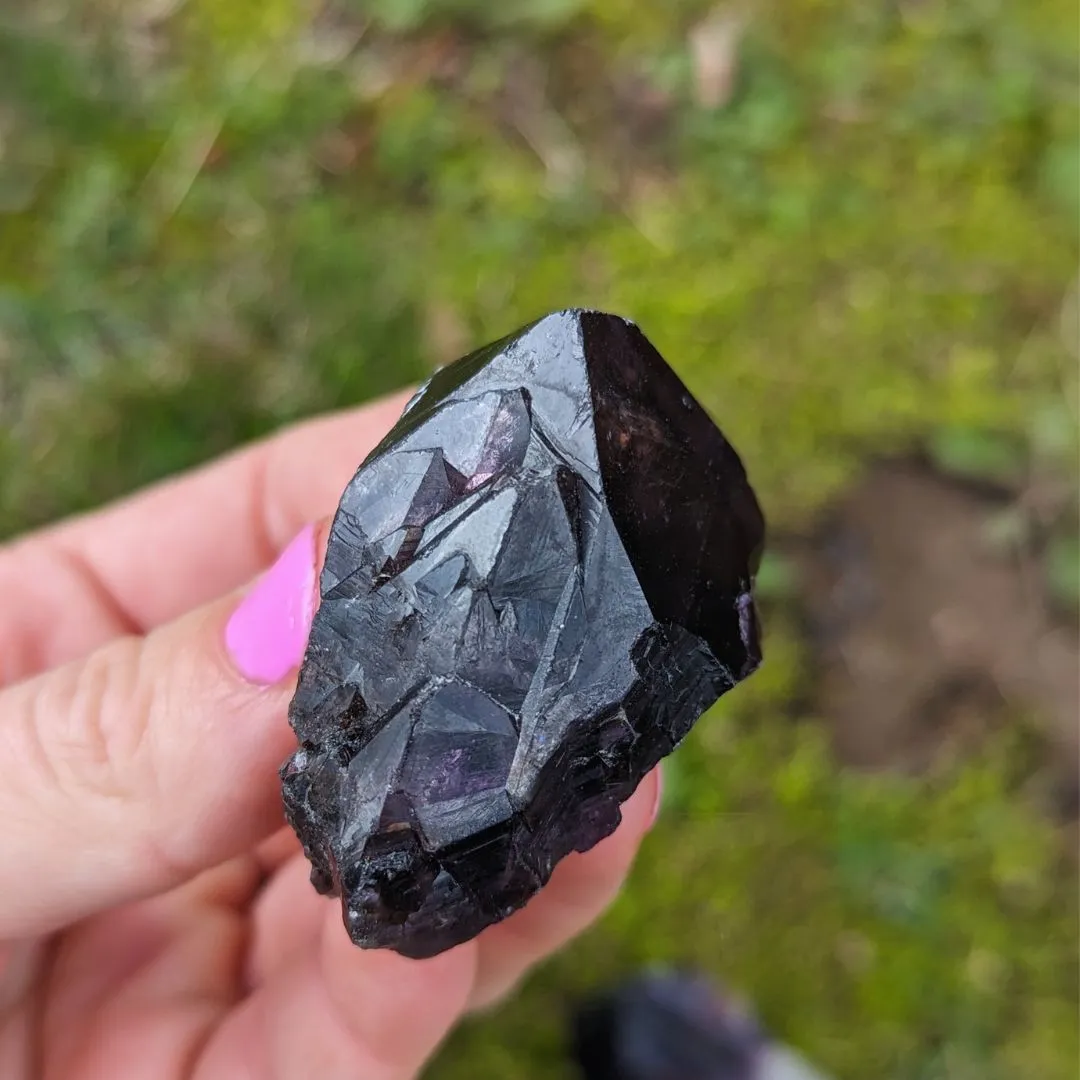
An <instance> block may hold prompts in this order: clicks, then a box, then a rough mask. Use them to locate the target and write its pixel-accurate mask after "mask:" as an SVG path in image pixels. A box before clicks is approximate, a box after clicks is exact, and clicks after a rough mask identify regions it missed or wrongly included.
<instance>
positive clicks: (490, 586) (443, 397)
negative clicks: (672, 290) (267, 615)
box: [282, 310, 764, 957]
mask: <svg viewBox="0 0 1080 1080" xmlns="http://www.w3.org/2000/svg"><path fill="white" fill-rule="evenodd" d="M763 530H764V527H763V521H762V516H761V513H760V510H759V509H758V505H757V502H756V500H755V498H754V495H753V492H752V491H751V489H750V487H749V485H748V483H747V480H746V475H745V472H744V470H743V467H742V465H741V463H740V462H739V459H738V457H737V455H736V453H735V451H734V450H733V449H732V448H731V446H730V445H729V444H728V442H727V441H726V440H725V439H724V437H723V436H722V435H721V433H720V432H719V431H718V430H717V428H716V426H715V425H714V424H713V422H712V421H711V420H710V418H709V417H708V415H707V414H706V413H705V412H704V410H703V409H702V408H701V407H700V406H699V405H698V404H697V402H695V401H694V399H693V398H692V397H691V396H690V394H689V393H688V392H687V390H686V388H685V387H684V386H683V384H682V383H681V382H680V380H679V378H678V377H677V376H676V375H675V373H674V372H673V371H672V370H671V368H669V367H668V365H667V364H666V363H665V362H664V360H663V359H662V358H661V357H660V355H659V353H657V352H656V350H655V349H654V348H653V347H652V345H651V344H650V343H649V342H648V341H647V340H646V338H645V337H644V336H643V335H642V333H641V332H640V331H639V330H638V329H637V327H636V326H634V325H633V324H631V323H628V322H627V321H625V320H624V319H621V318H618V317H616V316H613V315H605V314H601V313H598V312H586V311H576V310H574V311H564V312H560V313H557V314H554V315H549V316H548V317H546V318H544V319H541V320H540V321H539V322H537V323H534V324H532V325H531V326H528V327H526V328H524V329H523V330H521V331H519V332H518V333H516V334H514V335H512V336H510V337H508V338H504V339H503V340H502V341H498V342H496V343H494V344H492V345H489V346H487V347H486V348H484V349H481V350H479V351H477V352H475V353H472V354H471V355H469V356H467V357H465V358H464V359H462V360H459V361H458V362H457V363H455V364H452V365H450V366H449V367H446V368H444V369H442V370H441V371H439V372H438V373H437V374H436V375H435V376H434V378H432V379H431V381H430V382H429V383H428V384H427V385H426V386H425V387H424V389H423V390H421V391H420V393H418V394H417V395H416V397H415V398H414V399H413V400H412V402H410V404H409V406H408V407H407V408H406V410H405V412H404V414H403V415H402V417H401V419H400V420H399V422H398V423H397V425H396V426H395V427H394V428H393V430H392V431H391V432H390V433H389V434H388V435H387V436H386V438H385V439H384V440H383V441H382V443H380V445H379V446H378V447H377V448H376V449H375V450H374V451H373V452H372V453H371V455H370V456H369V457H368V459H367V460H366V461H365V462H364V463H363V465H362V466H361V467H360V469H359V471H358V472H357V474H356V476H355V477H354V478H353V480H352V481H351V483H350V484H349V486H348V488H347V489H346V491H345V493H344V495H343V496H342V499H341V504H340V506H339V508H338V512H337V516H336V517H335V519H334V523H333V528H332V531H331V536H330V542H329V547H328V550H327V557H326V564H325V567H324V569H323V572H322V577H321V581H320V589H321V602H320V606H319V609H318V611H317V613H316V616H315V620H314V625H313V627H312V631H311V637H310V641H309V644H308V649H307V654H306V656H305V659H304V663H303V666H302V668H301V671H300V678H299V683H298V687H297V691H296V695H295V697H294V699H293V702H292V705H291V708H290V714H289V715H290V721H291V723H292V726H293V728H294V730H295V732H296V735H297V738H298V740H299V742H300V748H299V750H298V751H297V752H296V753H295V754H294V755H293V757H292V758H291V759H290V760H289V761H288V762H286V764H285V766H284V767H283V769H282V778H283V793H284V799H285V807H286V813H287V816H288V819H289V821H290V823H291V824H292V825H293V827H294V828H295V829H296V832H297V834H298V835H299V837H300V839H301V840H302V842H303V844H304V849H305V851H306V853H307V855H308V858H309V859H310V860H311V862H312V866H313V871H312V880H313V882H314V884H315V886H316V888H318V889H319V890H320V891H322V892H328V893H333V894H336V895H340V896H341V898H342V905H343V910H344V916H345V924H346V927H347V928H348V931H349V934H350V936H351V937H352V939H353V940H354V941H355V942H356V943H357V944H358V945H362V946H368V947H389V948H393V949H396V950H397V951H399V952H401V953H403V954H405V955H407V956H413V957H424V956H430V955H434V954H435V953H438V952H440V951H442V950H444V949H447V948H449V947H451V946H453V945H455V944H457V943H459V942H461V941H465V940H467V939H468V938H470V937H472V936H474V935H475V934H477V933H478V932H479V931H480V930H482V929H483V928H484V927H485V926H487V925H489V924H490V923H493V922H496V921H498V920H499V919H502V918H505V917H506V916H507V915H509V914H510V913H511V912H512V911H514V910H516V909H517V908H519V907H521V906H522V905H523V904H524V903H525V902H526V901H527V900H528V899H529V897H530V896H532V895H533V894H534V893H535V892H536V891H537V890H538V889H539V888H540V887H541V886H542V885H543V884H544V883H545V882H546V881H547V879H548V877H549V876H550V874H551V871H552V868H553V867H554V865H555V864H556V863H557V862H558V861H559V860H560V859H561V858H563V856H565V855H567V854H568V853H569V852H571V851H574V850H577V851H585V850H587V849H588V848H590V847H592V846H593V845H594V844H595V843H597V841H599V840H600V839H602V838H603V837H604V836H606V835H607V834H608V833H610V832H611V831H612V830H613V829H614V828H615V826H616V825H617V824H618V821H619V804H620V803H621V802H623V801H624V800H625V799H626V798H627V797H628V796H629V795H630V794H631V793H632V792H633V790H634V788H635V787H636V786H637V784H638V782H639V781H640V780H641V778H642V777H643V776H644V775H645V774H646V773H647V772H648V771H649V769H651V768H652V767H653V766H654V765H655V764H656V763H657V761H659V760H660V758H662V757H663V756H664V755H665V754H668V753H670V751H671V750H672V748H673V747H674V746H675V745H676V743H678V742H679V740H680V739H682V738H683V736H685V735H686V733H687V732H688V731H689V729H690V727H691V726H692V724H693V723H694V721H695V720H696V719H697V718H698V717H699V716H700V715H701V713H702V712H703V711H704V710H705V709H707V708H708V707H709V705H711V704H712V703H713V702H714V701H715V700H716V699H717V698H718V697H719V696H720V695H721V694H723V693H724V692H725V691H726V690H728V689H730V688H731V687H732V686H734V685H735V683H737V682H738V681H739V680H740V679H742V678H744V677H746V676H747V675H749V674H750V673H751V672H752V671H753V670H754V669H755V668H756V667H757V665H758V663H759V662H760V659H761V654H760V648H759V643H758V625H757V617H756V613H755V609H754V604H753V599H752V597H751V592H750V590H751V585H752V577H753V573H754V571H755V570H756V567H757V561H758V558H759V553H760V549H761V545H762V541H763Z"/></svg>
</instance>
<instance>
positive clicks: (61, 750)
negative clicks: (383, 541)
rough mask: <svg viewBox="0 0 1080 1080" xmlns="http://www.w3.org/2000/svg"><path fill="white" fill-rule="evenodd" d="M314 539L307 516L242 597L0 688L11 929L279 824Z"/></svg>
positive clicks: (0, 804) (0, 924)
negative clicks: (280, 780)
mask: <svg viewBox="0 0 1080 1080" xmlns="http://www.w3.org/2000/svg"><path fill="white" fill-rule="evenodd" d="M324 532H325V527H324V528H323V529H321V530H319V533H320V536H321V535H322V534H323V533H324ZM317 550H318V548H317V538H316V530H315V529H314V528H312V527H310V526H309V527H307V528H305V529H304V530H303V531H302V532H301V533H300V534H299V535H298V536H297V537H296V538H295V539H294V540H293V542H292V543H291V544H289V546H288V547H287V548H286V549H285V550H284V552H282V554H281V556H280V557H279V558H278V560H277V562H276V563H275V564H274V565H273V567H271V569H270V570H268V571H267V572H266V573H265V574H264V575H263V576H262V578H260V579H259V580H258V581H257V582H256V583H255V585H254V586H253V587H252V589H251V590H250V591H249V592H248V593H247V594H246V595H245V596H244V597H243V598H242V599H240V598H238V597H236V596H233V597H229V598H225V599H223V600H220V601H218V602H216V603H213V604H210V605H208V606H207V607H204V608H201V609H199V610H197V611H194V612H192V613H191V614H189V615H186V616H184V617H183V618H181V619H178V620H177V621H175V622H173V623H169V624H168V625H165V626H162V627H160V628H158V629H155V630H153V631H152V632H151V633H149V634H148V635H147V636H146V637H142V638H136V637H129V638H121V639H119V640H116V641H113V642H111V643H110V644H108V645H106V646H104V647H103V648H101V649H99V650H98V651H97V652H96V653H94V654H92V655H91V656H90V657H88V658H87V659H85V660H82V661H79V662H78V663H74V664H70V665H68V666H66V667H63V668H59V669H57V670H55V671H51V672H47V673H45V674H43V675H41V676H38V677H37V678H35V679H32V680H30V681H28V682H25V683H21V684H18V685H16V686H13V687H11V688H9V689H7V690H5V691H3V692H2V693H0V761H2V762H3V764H4V768H3V781H2V782H0V822H3V832H2V842H0V851H2V855H3V858H0V939H3V938H11V937H21V936H26V935H33V934H39V933H44V932H48V931H50V930H54V929H56V928H58V927H60V926H63V925H66V924H68V923H70V922H72V921H74V920H76V919H79V918H82V917H83V916H86V915H89V914H91V913H93V912H94V911H98V910H100V909H102V908H105V907H110V906H112V905H114V904H117V903H121V902H123V901H126V900H130V899H133V898H136V897H139V896H145V895H149V894H152V893H155V892H159V891H162V890H164V889H168V888H170V887H172V886H173V885H176V884H178V883H179V882H181V881H183V880H185V879H187V878H188V877H190V876H192V875H193V874H195V873H197V872H198V871H200V870H202V869H204V868H205V867H208V866H212V865H214V864H216V863H219V862H221V861H222V860H224V859H226V858H229V857H230V856H232V855H235V854H238V853H240V852H242V851H245V850H247V849H248V848H250V847H251V846H252V845H253V844H254V843H256V842H257V841H258V840H259V839H261V838H262V837H263V836H265V835H266V834H267V833H268V832H270V831H271V830H272V829H273V828H274V827H275V825H279V824H280V822H281V799H280V794H279V790H278V784H277V769H278V766H279V765H280V763H281V761H282V760H283V759H284V757H285V756H286V755H287V754H288V752H289V750H290V749H291V748H292V747H293V745H294V742H293V737H292V734H291V732H290V731H289V727H288V724H287V722H286V712H287V707H288V700H289V695H290V692H291V689H292V679H290V678H288V676H290V674H291V673H293V672H294V671H295V669H296V668H297V666H298V665H299V663H300V660H301V658H302V656H303V651H304V646H305V644H306V641H307V636H308V631H309V629H310V626H311V617H312V614H313V610H314V606H315V595H316V585H315V582H316V559H317V555H316V552H317Z"/></svg>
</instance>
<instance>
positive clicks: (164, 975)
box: [38, 858, 258, 1080]
mask: <svg viewBox="0 0 1080 1080" xmlns="http://www.w3.org/2000/svg"><path fill="white" fill-rule="evenodd" d="M257 879H258V868H257V866H256V865H255V863H254V861H253V860H252V859H251V858H241V859H234V860H232V861H231V862H229V863H226V864H225V865H223V866H220V867H215V868H214V869H213V870H210V871H208V872H207V873H205V874H201V875H199V876H198V877H197V878H195V879H194V880H193V881H190V882H188V883H187V884H185V885H184V886H182V887H180V888H178V889H175V890H173V891H172V892H169V893H166V894H164V895H162V896H157V897H154V898H152V899H150V900H144V901H140V902H138V903H135V904H128V905H126V906H124V907H121V908H116V909H114V910H112V911H108V912H105V913H103V914H101V915H99V916H97V917H95V918H92V919H87V920H85V921H84V922H83V923H81V924H80V925H79V926H78V927H77V928H76V929H75V930H74V931H72V932H70V933H67V934H64V935H63V936H62V938H61V939H60V941H59V942H58V944H57V946H56V949H55V951H54V953H53V958H52V963H51V967H50V973H49V993H48V995H47V996H46V998H45V1000H44V1005H43V1008H42V1010H41V1015H40V1018H39V1032H38V1042H39V1045H40V1046H41V1047H42V1048H43V1049H44V1054H45V1060H44V1061H43V1063H42V1067H43V1071H44V1072H45V1073H47V1075H49V1076H65V1077H72V1078H75V1077H79V1078H80V1080H92V1078H93V1080H98V1078H100V1080H105V1078H112V1077H136V1076H138V1077H167V1076H178V1075H180V1072H181V1069H182V1068H183V1064H182V1063H184V1062H190V1061H191V1060H192V1058H193V1057H194V1055H195V1054H196V1053H197V1052H198V1050H199V1049H200V1048H201V1046H202V1045H203V1043H204V1042H205V1040H206V1038H207V1037H208V1035H209V1033H210V1031H211V1030H212V1028H214V1027H216V1026H217V1024H218V1023H219V1022H220V1020H221V1016H222V1015H223V1014H224V1013H225V1012H226V1011H227V1010H228V1009H229V1008H230V1007H232V1006H233V1005H234V1004H235V1002H236V1000H237V997H238V987H237V979H236V972H237V968H238V966H239V963H240V960H241V956H242V953H243V948H244V943H245V937H246V934H245V920H244V917H243V915H244V911H243V907H242V905H243V902H244V900H245V899H246V898H247V897H248V896H250V893H251V890H252V888H253V887H254V885H255V883H256V882H257Z"/></svg>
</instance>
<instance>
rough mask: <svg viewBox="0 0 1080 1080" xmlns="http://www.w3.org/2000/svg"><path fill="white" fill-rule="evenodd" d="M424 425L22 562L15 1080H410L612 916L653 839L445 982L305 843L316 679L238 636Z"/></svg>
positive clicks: (5, 588) (1, 669)
mask: <svg viewBox="0 0 1080 1080" xmlns="http://www.w3.org/2000/svg"><path fill="white" fill-rule="evenodd" d="M404 400H405V399H404V398H400V397H399V398H394V399H390V400H387V401H383V402H379V403H376V404H374V405H372V406H367V407H365V408H362V409H358V410H354V411H352V412H350V413H345V414H339V415H336V416H331V417H327V418H323V419H319V420H314V421H311V422H308V423H306V424H303V425H300V426H298V427H295V428H292V429H290V430H288V431H285V432H283V433H281V434H279V435H277V436H275V437H273V438H271V439H269V440H267V441H266V442H263V443H261V444H258V445H256V446H254V447H251V448H248V449H246V450H243V451H241V452H239V453H237V454H234V455H232V456H230V457H228V458H225V459H224V460H222V461H219V462H216V463H214V464H212V465H210V466H207V467H205V468H203V469H200V470H198V471H196V472H194V473H192V474H189V475H187V476H184V477H180V478H178V479H176V480H173V481H170V482H168V483H165V484H162V485H159V486H158V487H155V488H152V489H150V490H148V491H145V492H143V493H141V494H139V495H136V496H135V497H133V498H131V499H127V500H125V501H123V502H121V503H119V504H118V505H115V506H112V507H108V508H106V509H104V510H101V511H98V512H96V513H93V514H89V515H86V516H83V517H80V518H78V519H76V520H73V521H69V522H66V523H63V524H60V525H58V526H54V527H52V528H49V529H47V530H44V531H42V532H40V533H36V534H32V535H30V536H27V537H25V538H23V539H21V540H18V541H17V542H15V543H12V544H9V545H7V546H3V547H0V770H2V773H0V775H2V780H0V823H2V824H0V1076H2V1077H4V1080H127V1078H140V1080H141V1078H145V1077H154V1078H155V1080H189V1078H197V1080H219V1078H220V1080H236V1078H241V1077H249V1078H253V1080H256V1078H257V1080H278V1078H280V1080H295V1078H296V1077H299V1076H319V1077H320V1078H322V1080H336V1078H341V1080H353V1078H356V1080H405V1078H407V1077H413V1076H415V1075H416V1074H417V1073H418V1071H419V1070H420V1069H421V1067H422V1066H423V1064H424V1062H425V1061H427V1060H428V1059H429V1058H430V1057H431V1055H432V1053H433V1051H434V1049H435V1047H436V1046H437V1045H438V1043H439V1041H440V1040H441V1039H442V1038H443V1036H444V1035H445V1034H446V1032H447V1031H448V1030H449V1029H450V1027H451V1026H452V1025H453V1024H454V1023H455V1022H456V1021H458V1020H459V1019H460V1018H461V1017H462V1016H463V1015H464V1014H466V1013H467V1012H469V1011H470V1010H474V1009H477V1008H483V1007H485V1006H487V1005H490V1004H491V1003H492V1002H494V1001H496V1000H498V999H499V998H500V997H501V996H502V995H504V994H505V993H507V991H508V990H510V989H511V988H512V987H513V986H514V985H515V983H517V982H518V981H519V980H520V978H521V977H522V975H523V974H524V973H525V972H526V971H527V970H528V969H529V968H530V967H531V966H532V965H534V964H535V963H536V962H537V961H539V960H541V959H542V958H543V957H545V956H547V955H548V954H550V953H551V952H553V951H554V950H556V949H558V948H559V947H560V946H561V945H563V944H564V943H565V942H566V941H568V940H569V939H570V938H572V937H574V936H575V935H576V934H577V933H579V932H580V931H581V930H582V929H584V928H585V927H586V926H587V925H588V924H589V923H590V922H591V921H592V920H593V919H595V918H596V916H597V915H598V914H600V912H601V911H602V910H603V909H604V907H605V906H606V905H607V904H608V903H609V901H610V900H611V899H612V898H613V896H614V895H615V893H616V892H617V890H618V888H619V886H620V884H621V882H622V880H623V878H624V876H625V874H626V872H627V870H628V868H629V865H630V863H631V861H632V859H633V857H634V854H635V852H636V850H637V847H638V844H639V842H640V840H641V838H642V836H643V835H644V833H645V831H646V830H647V829H648V827H649V825H650V823H651V821H652V818H653V816H654V814H655V807H656V802H657V799H658V778H657V775H656V774H655V773H654V774H652V775H650V776H648V777H646V779H645V780H644V781H643V782H642V784H641V785H640V786H639V788H638V790H637V792H636V793H635V795H634V796H633V797H632V798H631V799H630V800H629V801H628V802H627V803H626V804H625V805H624V807H623V823H622V825H621V826H620V827H619V829H618V830H617V831H616V832H615V833H614V835H612V836H611V837H609V838H608V839H607V840H605V841H603V842H602V843H601V844H599V845H598V846H597V847H596V848H594V849H593V850H592V851H590V852H589V853H588V854H586V855H572V856H570V857H569V858H567V859H566V860H564V862H563V863H561V864H560V865H559V867H558V868H557V869H556V872H555V875H554V876H553V878H552V880H551V882H550V884H549V885H548V886H547V888H545V889H544V890H543V891H542V892H541V893H540V894H539V895H538V896H537V897H536V898H535V899H534V900H533V901H532V902H531V903H530V904H529V905H528V906H527V907H526V908H524V909H523V910H522V911H520V912H518V913H517V914H515V915H514V916H512V917H511V918H510V919H508V920H507V921H506V922H504V923H501V924H499V925H497V926H494V927H491V928H490V929H488V930H487V931H485V932H484V933H483V934H482V935H481V936H480V937H479V938H478V939H477V940H475V941H473V942H469V943H467V944H466V945H463V946H460V947H458V948H457V949H454V950H451V951H450V952H448V953H444V954H443V955H442V956H439V957H436V958H435V959H432V960H426V961H410V960H405V959H402V958H401V957H399V956H397V955H395V954H393V953H389V952H385V951H362V950H359V949H357V948H355V947H354V946H353V945H352V944H351V943H350V942H349V940H348V938H347V936H346V934H345V931H344V929H343V927H342V924H341V917H340V910H339V907H338V905H337V902H336V901H333V900H328V899H326V898H324V897H320V896H318V895H317V894H316V893H315V892H314V891H313V890H312V888H311V886H310V884H309V883H308V866H307V863H306V862H305V860H304V858H303V855H302V853H301V852H300V851H299V849H298V846H297V843H296V840H295V838H294V837H293V836H292V834H291V832H289V831H288V830H287V829H285V828H283V827H282V816H281V806H280V800H279V792H278V783H277V768H278V765H279V764H280V762H281V761H282V759H283V758H285V757H286V756H287V754H288V753H289V752H290V750H291V749H292V748H293V746H294V745H295V741H294V739H293V736H292V733H291V731H290V730H289V728H288V724H287V722H286V707H287V704H288V700H289V696H290V693H291V689H292V685H293V683H294V682H295V673H293V674H292V675H290V676H289V677H288V678H285V679H283V680H281V681H280V682H278V683H277V684H275V685H272V686H258V685H252V684H251V683H250V682H248V681H247V680H245V679H244V678H243V676H242V675H241V674H240V673H239V672H238V671H237V669H236V667H235V665H234V664H233V663H232V662H231V660H230V657H229V654H228V652H227V650H226V649H225V647H224V645H223V637H224V635H223V627H224V625H225V623H226V622H227V620H228V618H229V615H230V614H231V613H232V611H233V610H234V609H235V608H236V605H237V602H238V600H239V598H240V596H241V595H242V593H243V590H244V588H245V586H246V585H247V584H248V583H249V582H251V581H252V579H253V578H255V577H256V576H257V575H258V574H259V573H260V571H262V570H264V569H265V568H266V567H267V566H268V565H269V564H270V563H271V562H272V561H273V560H274V558H275V557H276V555H277V554H278V553H279V552H280V551H281V550H282V549H283V548H284V547H285V546H286V545H287V544H288V543H289V541H290V540H291V539H292V537H293V536H294V535H295V534H296V533H297V532H298V530H300V529H301V528H302V527H303V526H304V525H305V524H307V523H309V522H319V523H320V524H319V526H318V531H317V536H318V544H317V548H318V551H320V552H321V551H322V549H323V547H324V545H325V537H326V530H327V519H328V515H329V514H331V513H332V511H333V508H334V506H335V504H336V502H337V499H338V497H339V496H340V493H341V490H342V488H343V487H344V485H345V484H346V482H347V481H348V479H349V477H350V476H351V475H352V472H353V471H354V469H355V467H356V464H357V462H358V461H360V460H361V459H362V458H363V457H364V455H365V454H366V453H367V452H368V450H370V449H371V448H372V447H373V446H374V445H375V443H376V442H377V441H378V440H379V439H380V438H381V436H382V435H383V434H384V433H385V431H386V430H387V429H388V428H389V427H390V426H391V424H392V423H393V421H394V420H395V419H396V417H397V415H398V414H399V413H400V410H401V407H402V404H403V403H404Z"/></svg>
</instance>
